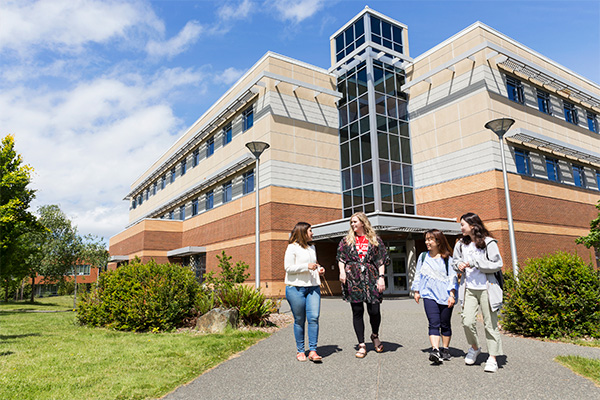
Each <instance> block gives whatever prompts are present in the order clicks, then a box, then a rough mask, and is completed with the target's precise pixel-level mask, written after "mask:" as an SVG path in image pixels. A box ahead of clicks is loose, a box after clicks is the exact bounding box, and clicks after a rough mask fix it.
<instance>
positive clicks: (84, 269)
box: [76, 264, 91, 275]
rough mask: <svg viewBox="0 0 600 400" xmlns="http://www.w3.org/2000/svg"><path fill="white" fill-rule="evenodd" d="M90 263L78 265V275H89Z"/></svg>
mask: <svg viewBox="0 0 600 400" xmlns="http://www.w3.org/2000/svg"><path fill="white" fill-rule="evenodd" d="M90 269H91V268H90V265H89V264H87V265H77V266H76V271H77V275H89V274H90Z"/></svg>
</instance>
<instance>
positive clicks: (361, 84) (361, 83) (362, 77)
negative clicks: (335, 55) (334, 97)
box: [356, 68, 367, 96]
mask: <svg viewBox="0 0 600 400" xmlns="http://www.w3.org/2000/svg"><path fill="white" fill-rule="evenodd" d="M356 76H357V83H358V95H359V96H361V95H363V94H365V93H367V69H366V68H363V69H361V70H360V71H358V74H356Z"/></svg>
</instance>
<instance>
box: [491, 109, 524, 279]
mask: <svg viewBox="0 0 600 400" xmlns="http://www.w3.org/2000/svg"><path fill="white" fill-rule="evenodd" d="M514 123H515V120H514V119H512V118H499V119H494V120H492V121H489V122H488V123H487V124H485V127H486V128H487V129H490V130H491V131H493V132H494V133H495V134H496V135H498V139H500V157H501V158H502V176H503V177H504V196H505V197H506V217H507V219H508V237H509V240H510V254H511V257H512V264H513V275H514V277H515V280H516V281H517V282H518V281H519V278H518V275H519V268H518V266H517V243H516V241H515V227H514V225H513V217H512V208H511V205H510V193H509V191H508V177H507V175H506V161H505V159H504V134H505V133H506V132H507V131H508V130H509V129H510V127H511V126H512V124H514Z"/></svg>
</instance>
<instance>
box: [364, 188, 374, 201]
mask: <svg viewBox="0 0 600 400" xmlns="http://www.w3.org/2000/svg"><path fill="white" fill-rule="evenodd" d="M363 195H364V196H365V203H370V202H372V201H375V194H374V193H373V185H367V186H365V187H364V188H363Z"/></svg>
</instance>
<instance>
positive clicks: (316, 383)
mask: <svg viewBox="0 0 600 400" xmlns="http://www.w3.org/2000/svg"><path fill="white" fill-rule="evenodd" d="M282 305H283V306H284V307H285V308H284V309H283V310H282V311H285V310H286V309H288V310H289V308H287V303H286V302H285V301H284V302H283V303H282ZM457 311H459V310H458V309H457V310H455V312H454V315H453V320H452V326H453V329H454V335H453V340H452V343H451V345H450V351H451V354H452V356H453V357H456V358H453V359H452V360H451V361H448V362H444V363H443V364H442V365H432V363H431V362H429V360H428V353H427V351H428V350H429V340H428V336H427V319H426V317H425V312H424V310H423V307H422V305H417V304H416V303H415V302H414V300H412V299H408V298H405V299H398V300H391V299H386V300H384V302H383V303H382V313H383V317H382V327H381V331H380V337H381V339H382V341H383V343H384V345H385V351H384V352H383V353H380V354H377V353H376V352H375V351H374V350H373V346H372V345H371V343H368V344H367V350H368V351H369V353H368V355H367V357H365V358H364V359H362V360H360V359H356V358H355V357H354V353H355V352H356V350H355V349H356V347H355V346H356V343H355V341H356V339H355V335H354V331H353V329H352V320H351V311H350V306H349V305H348V304H347V303H345V302H344V301H342V300H341V299H339V298H324V299H323V300H322V309H321V320H320V334H319V354H321V355H322V356H323V357H324V360H323V363H322V364H313V363H311V362H304V363H301V362H298V361H296V359H295V354H296V352H295V344H294V337H293V336H294V333H293V330H292V326H291V325H290V326H288V327H286V328H284V329H281V330H280V331H278V332H277V333H275V334H273V335H272V336H271V337H269V338H267V339H265V340H263V341H261V342H259V343H257V344H256V345H254V346H252V347H251V348H249V349H248V350H246V351H244V352H243V353H241V354H240V355H239V356H238V357H236V358H233V359H231V360H229V361H226V362H224V363H223V364H221V365H219V366H218V367H216V368H214V369H212V370H211V371H208V372H206V373H205V374H203V375H202V376H200V377H198V378H197V379H196V380H194V381H192V382H190V383H189V384H187V385H184V386H182V387H179V388H178V389H177V390H175V391H174V392H172V393H170V394H168V395H167V396H165V397H164V399H168V400H176V399H177V400H195V399H235V400H237V399H319V400H323V399H343V400H353V399H360V400H366V399H368V400H376V399H536V400H537V399H595V400H598V399H600V388H599V387H597V386H595V385H594V384H593V383H592V382H591V381H589V380H587V379H585V378H583V377H580V376H578V375H576V374H574V373H573V372H571V371H570V370H569V369H567V368H565V367H563V366H561V365H560V364H558V363H557V362H555V361H553V359H554V357H555V356H557V355H569V354H574V355H581V356H585V357H594V358H598V359H600V349H598V348H591V347H580V346H575V345H571V344H563V343H548V342H541V341H537V340H533V339H523V338H515V337H509V336H503V337H502V340H503V345H504V351H505V352H506V354H507V355H506V356H505V357H499V358H498V360H499V364H500V369H499V370H498V372H496V373H493V374H490V373H485V372H484V371H483V367H484V364H485V360H486V359H487V356H488V354H487V353H482V354H481V355H480V356H479V357H478V359H477V363H476V365H473V366H467V365H465V363H464V361H463V357H464V355H465V351H466V350H467V348H468V346H467V343H466V340H465V335H464V332H463V329H462V326H461V324H460V315H459V313H458V312H457ZM365 314H366V313H365ZM367 327H368V324H367ZM369 334H370V331H369V329H368V328H367V331H366V332H365V337H366V338H368V337H369ZM479 336H480V339H481V343H482V346H483V351H484V352H485V351H486V346H485V337H484V330H483V325H482V324H481V323H480V324H479Z"/></svg>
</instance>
